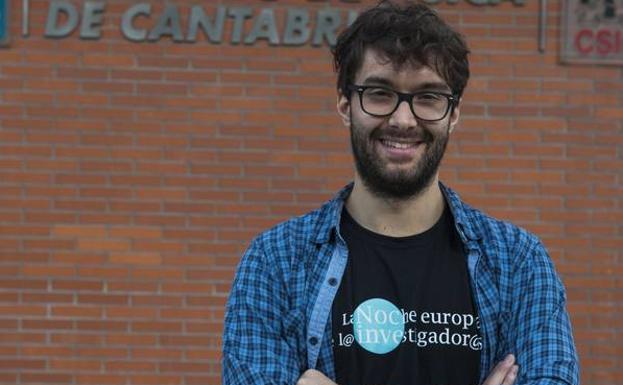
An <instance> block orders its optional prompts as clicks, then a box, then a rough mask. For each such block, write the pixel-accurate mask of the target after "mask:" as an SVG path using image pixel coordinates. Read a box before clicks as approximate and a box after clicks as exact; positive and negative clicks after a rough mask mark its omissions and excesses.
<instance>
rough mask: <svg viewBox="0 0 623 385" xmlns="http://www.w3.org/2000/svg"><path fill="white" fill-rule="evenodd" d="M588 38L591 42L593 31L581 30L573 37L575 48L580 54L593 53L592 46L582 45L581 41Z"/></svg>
mask: <svg viewBox="0 0 623 385" xmlns="http://www.w3.org/2000/svg"><path fill="white" fill-rule="evenodd" d="M586 38H588V39H590V40H591V41H592V39H593V31H591V30H590V29H583V30H581V31H580V32H578V34H577V35H575V48H576V49H577V50H578V51H580V53H582V54H587V53H591V52H593V49H594V46H593V45H592V44H589V45H588V46H586V45H583V44H582V43H583V41H584V40H585V39H586Z"/></svg>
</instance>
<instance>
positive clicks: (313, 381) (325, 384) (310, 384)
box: [296, 369, 337, 385]
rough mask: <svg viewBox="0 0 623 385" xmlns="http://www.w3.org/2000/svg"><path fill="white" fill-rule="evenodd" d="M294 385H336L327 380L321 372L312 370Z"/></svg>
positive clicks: (306, 372)
mask: <svg viewBox="0 0 623 385" xmlns="http://www.w3.org/2000/svg"><path fill="white" fill-rule="evenodd" d="M296 385H337V384H336V383H335V382H333V381H331V380H330V379H329V378H327V377H326V376H325V375H324V374H322V372H319V371H317V370H314V369H308V370H306V371H305V373H303V375H302V376H301V377H300V378H299V380H298V381H297V382H296Z"/></svg>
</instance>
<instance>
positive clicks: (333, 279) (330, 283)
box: [329, 278, 337, 286]
mask: <svg viewBox="0 0 623 385" xmlns="http://www.w3.org/2000/svg"><path fill="white" fill-rule="evenodd" d="M329 285H331V286H335V285H337V279H335V278H329Z"/></svg>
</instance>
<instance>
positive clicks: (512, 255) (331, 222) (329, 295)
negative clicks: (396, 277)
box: [222, 184, 579, 385]
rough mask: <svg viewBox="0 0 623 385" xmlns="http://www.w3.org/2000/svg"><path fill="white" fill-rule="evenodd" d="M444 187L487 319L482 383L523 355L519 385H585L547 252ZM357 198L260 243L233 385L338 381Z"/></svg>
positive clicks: (245, 285)
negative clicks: (314, 374) (338, 308)
mask: <svg viewBox="0 0 623 385" xmlns="http://www.w3.org/2000/svg"><path fill="white" fill-rule="evenodd" d="M440 186H441V189H442V192H443V193H444V197H445V199H446V201H447V203H448V204H449V207H450V209H451V212H452V214H453V217H454V221H455V225H456V228H457V230H458V233H459V236H460V237H461V240H462V242H463V244H464V249H465V253H466V258H467V266H468V270H469V273H470V277H471V285H472V292H473V295H474V298H475V301H476V306H477V309H478V313H479V317H480V333H481V337H482V341H483V346H482V350H481V360H480V361H481V362H480V382H482V381H484V379H485V378H486V377H487V375H488V374H489V372H490V371H491V370H492V369H493V367H494V366H495V364H496V363H497V362H498V361H499V360H501V359H503V357H504V356H505V355H506V354H507V353H513V354H515V356H516V357H517V363H518V365H519V376H518V378H517V380H516V382H515V384H516V385H526V384H529V385H537V384H538V385H541V384H542V385H545V384H560V385H562V384H566V385H576V384H578V383H579V379H578V376H579V374H578V372H579V365H578V358H577V353H576V350H575V346H574V342H573V336H572V333H571V326H570V322H569V316H568V314H567V311H566V308H565V303H566V297H565V291H564V288H563V285H562V283H561V281H560V279H559V278H558V276H557V274H556V272H555V270H554V266H553V264H552V262H551V260H550V258H549V256H548V254H547V251H546V250H545V248H544V247H543V245H542V244H541V243H540V241H539V240H538V239H537V238H536V237H535V236H534V235H532V234H530V233H528V232H527V231H525V230H523V229H520V228H518V227H516V226H514V225H512V224H510V223H507V222H502V221H498V220H495V219H493V218H490V217H488V216H486V215H484V214H483V213H482V212H480V211H478V210H475V209H473V208H471V207H470V206H468V205H467V204H465V203H463V202H462V201H461V200H460V199H459V197H458V195H457V194H456V193H454V192H453V191H452V190H450V189H449V188H447V187H445V186H444V185H442V184H440ZM351 189H352V185H350V186H347V187H346V188H344V189H343V190H341V191H340V192H339V193H338V194H337V196H336V197H335V198H334V199H333V200H331V201H329V202H327V203H326V204H324V205H323V206H322V207H320V208H319V209H317V210H315V211H313V212H311V213H309V214H307V215H303V216H300V217H295V218H292V219H290V220H288V221H286V222H284V223H281V224H279V225H277V226H275V227H274V228H272V229H270V230H268V231H266V232H264V233H262V234H261V235H260V236H259V237H257V238H256V239H254V240H253V241H252V243H251V245H250V247H249V248H248V250H247V251H246V253H245V255H244V256H243V258H242V260H241V262H240V265H239V267H238V270H237V273H236V277H235V279H234V282H233V286H232V289H231V293H230V297H229V301H228V304H227V309H226V315H225V331H224V335H223V358H222V361H223V367H222V384H223V385H235V384H241V385H242V384H244V385H252V384H257V385H260V384H262V385H265V384H275V385H277V384H278V385H293V384H296V382H297V380H298V378H299V377H300V375H301V374H302V373H303V372H304V371H305V370H307V369H310V368H313V369H317V370H320V371H321V372H323V373H324V374H325V375H326V376H328V377H329V378H331V379H333V380H335V368H334V363H333V348H332V335H331V322H330V320H331V318H330V317H331V306H332V302H333V298H334V297H335V294H336V292H337V289H338V287H339V283H340V280H341V277H342V274H343V272H344V267H345V266H346V260H347V258H348V250H347V248H346V244H345V242H344V240H343V239H342V237H341V236H340V234H339V223H340V214H341V212H342V208H343V205H344V201H345V199H346V198H347V197H348V195H349V193H350V191H351ZM390 385H391V384H390Z"/></svg>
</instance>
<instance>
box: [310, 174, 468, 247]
mask: <svg viewBox="0 0 623 385" xmlns="http://www.w3.org/2000/svg"><path fill="white" fill-rule="evenodd" d="M439 187H440V189H441V192H442V193H443V195H444V198H445V199H446V202H447V203H448V207H450V211H451V213H452V216H453V218H454V222H455V225H456V228H457V230H458V231H459V235H460V236H461V238H462V239H463V241H464V242H467V241H474V240H478V239H479V238H480V236H478V234H477V232H476V229H475V226H474V224H473V221H472V220H471V216H470V212H471V210H472V209H471V207H469V206H468V205H466V204H465V203H463V201H461V198H460V197H459V195H458V194H457V193H456V192H455V191H453V190H452V189H450V188H449V187H447V186H446V185H444V184H443V183H441V182H439ZM352 190H353V183H352V182H351V183H349V184H348V185H346V186H344V187H343V188H342V189H341V190H340V191H338V192H337V194H335V196H334V197H333V199H331V200H330V201H328V202H327V203H325V204H324V205H323V206H322V207H321V208H320V213H319V215H320V218H319V219H320V220H319V221H318V225H317V226H316V229H315V233H316V237H315V241H316V243H326V242H329V241H330V240H331V239H332V238H333V237H335V236H337V234H339V228H340V218H341V215H342V209H343V208H344V203H345V202H346V199H347V198H348V196H349V195H350V193H351V191H352Z"/></svg>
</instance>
